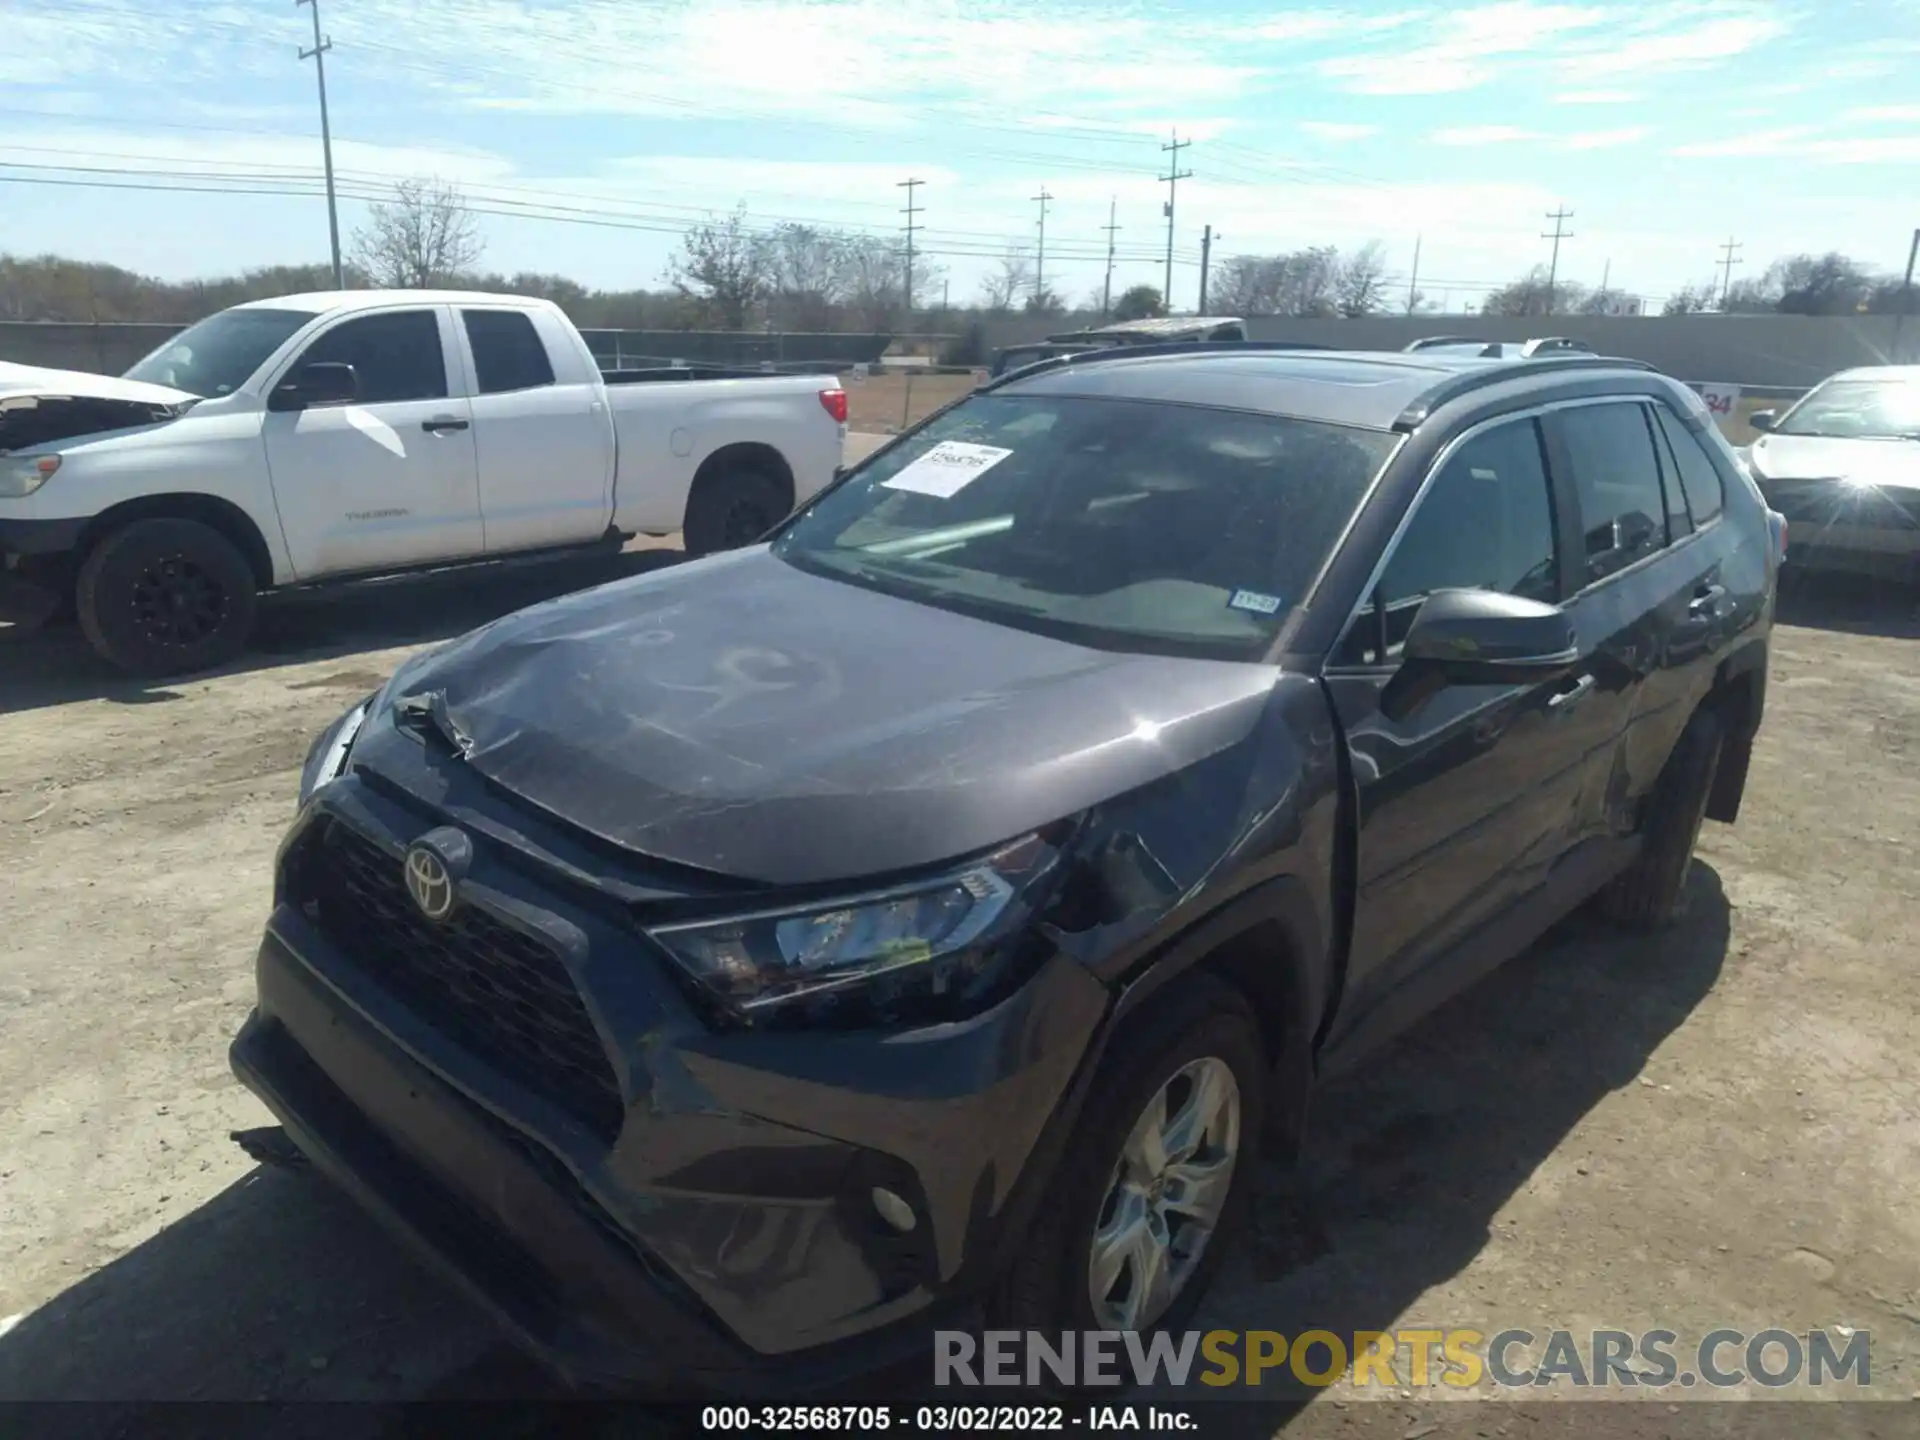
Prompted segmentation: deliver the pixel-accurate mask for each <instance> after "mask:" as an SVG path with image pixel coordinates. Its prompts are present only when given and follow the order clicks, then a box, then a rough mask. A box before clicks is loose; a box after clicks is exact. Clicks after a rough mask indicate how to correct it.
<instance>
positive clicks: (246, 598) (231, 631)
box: [74, 519, 257, 678]
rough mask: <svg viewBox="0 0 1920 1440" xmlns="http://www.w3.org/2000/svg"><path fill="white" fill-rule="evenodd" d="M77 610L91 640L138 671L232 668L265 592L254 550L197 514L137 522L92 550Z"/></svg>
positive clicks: (108, 656)
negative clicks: (258, 583)
mask: <svg viewBox="0 0 1920 1440" xmlns="http://www.w3.org/2000/svg"><path fill="white" fill-rule="evenodd" d="M74 599H75V607H76V609H77V610H78V611H79V616H80V628H81V630H82V631H83V632H85V634H86V637H87V643H88V644H90V645H92V646H93V648H94V649H95V650H97V651H98V652H99V653H100V654H101V655H102V656H103V657H105V659H106V660H107V661H108V662H109V663H110V664H112V665H114V666H116V667H118V668H119V669H121V670H124V671H126V672H127V673H128V674H130V675H138V676H142V677H146V678H154V677H159V676H164V675H183V674H190V673H192V672H194V671H197V670H208V669H212V668H213V667H214V666H216V665H223V664H225V663H226V662H227V661H229V660H231V659H233V658H234V657H235V656H237V655H239V654H240V652H241V651H242V650H244V649H245V648H246V644H247V637H248V635H249V634H250V633H251V632H252V630H253V615H254V607H255V603H256V600H257V595H256V593H255V588H254V580H253V571H252V569H251V568H250V567H249V566H248V564H247V561H246V557H245V556H243V555H242V554H241V553H240V551H239V550H238V549H237V548H236V547H235V546H234V544H233V542H232V541H230V540H228V539H227V538H226V536H224V535H222V534H221V533H220V532H219V531H217V530H214V529H212V528H210V527H208V526H206V525H202V524H200V523H199V522H198V521H196V520H176V519H157V520H136V521H134V522H133V523H132V524H130V525H127V526H124V527H123V528H121V529H119V530H115V531H114V532H113V533H112V534H110V535H108V536H107V537H106V538H105V539H103V540H102V541H100V543H99V544H98V545H96V546H94V547H93V550H92V552H91V553H90V554H88V556H87V558H86V560H85V561H84V562H82V564H81V566H80V577H79V582H78V584H77V585H76V587H75V595H74Z"/></svg>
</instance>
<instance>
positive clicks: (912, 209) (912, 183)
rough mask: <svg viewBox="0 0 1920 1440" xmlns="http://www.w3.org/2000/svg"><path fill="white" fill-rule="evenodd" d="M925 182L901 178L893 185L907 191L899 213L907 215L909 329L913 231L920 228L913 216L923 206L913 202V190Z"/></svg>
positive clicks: (909, 325) (908, 325) (910, 326)
mask: <svg viewBox="0 0 1920 1440" xmlns="http://www.w3.org/2000/svg"><path fill="white" fill-rule="evenodd" d="M926 183H927V182H926V181H924V180H901V181H897V182H896V183H895V184H894V187H893V188H894V189H896V190H905V191H906V192H907V208H906V209H904V210H902V211H901V212H900V213H901V214H902V215H904V216H906V217H907V286H906V291H907V297H906V298H907V323H906V328H907V329H908V330H909V331H911V330H912V329H913V232H914V231H916V230H918V229H920V228H921V227H920V226H918V225H916V224H914V223H913V217H914V216H916V215H918V214H919V213H920V212H921V210H922V209H923V208H924V207H922V206H919V205H916V204H914V203H913V192H914V191H915V190H917V189H919V187H920V186H922V185H924V184H926Z"/></svg>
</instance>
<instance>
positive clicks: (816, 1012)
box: [232, 343, 1781, 1398]
mask: <svg viewBox="0 0 1920 1440" xmlns="http://www.w3.org/2000/svg"><path fill="white" fill-rule="evenodd" d="M1780 536H1781V530H1780V526H1779V523H1778V517H1777V516H1774V515H1772V514H1770V512H1769V511H1768V510H1767V507H1766V506H1765V504H1764V503H1763V502H1762V500H1761V497H1760V494H1759V492H1758V491H1757V490H1756V489H1755V488H1754V485H1753V482H1752V481H1751V480H1750V479H1748V478H1747V476H1746V475H1745V474H1744V473H1743V472H1742V471H1741V470H1740V468H1739V467H1738V465H1737V464H1736V463H1735V461H1734V459H1733V455H1732V452H1731V451H1730V450H1729V449H1728V447H1727V445H1726V442H1725V441H1724V440H1722V439H1721V438H1720V435H1719V432H1718V431H1717V430H1716V429H1715V427H1714V425H1713V423H1712V421H1711V419H1710V417H1709V416H1708V415H1707V413H1706V409H1705V407H1704V405H1703V404H1702V403H1701V402H1700V400H1699V399H1698V397H1697V396H1695V395H1693V393H1692V392H1691V391H1689V390H1688V389H1687V388H1686V387H1684V386H1682V385H1680V384H1678V383H1677V382H1675V381H1674V380H1672V379H1669V378H1668V377H1666V376H1663V375H1660V374H1657V373H1654V372H1653V371H1651V370H1649V369H1647V368H1646V367H1644V366H1641V365H1637V364H1635V363H1633V362H1631V361H1617V360H1606V359H1600V358H1597V357H1592V356H1571V355H1562V356H1554V357H1551V358H1542V359H1538V360H1532V361H1528V362H1524V363H1519V362H1507V361H1488V360H1481V359H1476V358H1472V357H1460V356H1451V355H1441V356H1426V355H1417V354H1416V355H1396V354H1348V353H1322V354H1312V353H1300V352H1293V353H1288V352H1286V351H1283V350H1279V349H1269V348H1267V347H1265V346H1262V345H1260V344H1258V343H1252V344H1240V345H1234V346H1230V347H1220V346H1209V345H1206V344H1201V345H1171V346H1149V347H1142V348H1139V349H1134V350H1117V349H1116V350H1107V351H1102V352H1099V353H1096V354H1088V355H1080V356H1073V357H1068V358H1063V359H1059V360H1054V361H1050V362H1045V363H1043V364H1040V365H1038V366H1034V367H1031V368H1029V369H1026V370H1023V371H1021V372H1020V373H1018V374H1017V375H1013V376H1010V377H1008V378H1007V379H1005V380H1002V381H1000V382H997V383H992V384H988V385H986V386H984V387H982V388H981V389H980V390H978V391H976V392H974V393H973V394H972V395H970V396H969V397H967V398H966V399H964V400H961V401H960V402H958V403H957V404H955V405H953V406H951V407H949V408H948V409H946V410H945V411H944V412H942V413H941V414H939V415H937V416H935V417H933V418H931V419H930V420H928V421H927V422H926V423H924V424H923V425H921V426H920V427H918V428H917V429H915V430H913V431H910V432H908V433H907V434H905V435H904V436H901V437H900V438H898V439H897V440H895V441H893V442H892V443H890V444H889V445H887V446H886V447H884V448H882V449H881V450H879V451H877V452H875V453H874V454H873V455H871V456H870V457H868V458H867V459H866V460H864V461H863V462H862V463H860V464H859V465H857V466H855V467H854V468H853V469H852V470H850V471H849V472H848V473H847V474H846V475H845V476H843V478H842V479H841V480H840V481H839V482H838V483H836V484H835V485H833V486H832V487H830V488H829V489H828V490H826V491H825V492H824V493H822V494H821V495H819V496H818V497H816V498H815V499H814V500H813V502H812V503H810V504H808V505H806V506H804V507H803V508H802V509H801V510H800V511H799V512H798V513H797V514H795V515H794V516H792V517H791V518H790V519H789V520H788V521H787V522H786V523H785V524H783V525H782V526H781V527H779V528H778V529H777V530H776V531H775V532H774V534H773V536H772V537H771V539H770V540H769V541H768V542H767V543H765V544H761V545H755V546H751V547H745V548H741V549H737V550H734V551H732V552H731V553H728V554H725V555H717V556H712V557H709V558H707V559H705V560H699V561H695V562H693V563H691V564H687V565H677V566H673V567H670V568H668V569H664V570H659V571H655V572H653V573H651V574H648V575H643V576H639V577H636V578H634V579H630V580H625V581H620V582H616V583H614V584H611V585H606V586H602V587H600V588H598V589H595V590H590V591H586V592H582V593H579V594H575V595H570V596H567V597H564V598H562V599H559V600H556V601H550V602H548V603H546V604H543V605H539V606H535V607H533V608H531V609H528V610H525V611H522V612H520V613H519V614H517V615H512V616H508V617H506V618H504V619H502V620H499V621H496V622H495V623H493V624H492V625H490V626H488V627H486V628H485V629H482V630H480V631H477V632H475V633H474V634H472V635H469V636H467V637H465V638H464V639H462V640H459V641H456V642H454V643H453V644H452V645H450V646H447V647H446V648H444V649H442V650H440V651H437V652H433V653H429V654H425V655H421V656H417V657H415V658H414V659H412V660H410V661H409V662H408V663H407V664H405V665H404V666H402V667H401V669H400V670H399V671H397V672H396V673H395V674H394V676H393V677H392V679H391V680H390V681H389V682H388V683H387V684H386V685H385V686H384V687H383V688H382V689H381V690H380V691H379V692H377V693H376V694H374V695H371V696H369V697H367V699H365V700H363V701H362V702H360V703H359V704H357V705H355V706H353V707H352V708H351V709H350V710H348V711H347V712H346V713H345V714H343V715H342V716H341V717H340V718H339V719H338V720H337V721H336V722H335V723H334V724H333V725H332V726H330V727H329V728H328V729H327V730H326V731H325V732H324V733H323V734H322V735H321V736H319V737H318V740H317V742H316V743H315V745H314V747H313V750H312V753H311V756H310V758H309V761H308V763H307V765H306V767H305V770H304V772H303V776H302V788H301V805H300V809H299V812H298V815H297V817H296V819H295V820H294V822H293V825H292V827H291V829H290V831H289V833H288V835H287V837H286V840H285V842H284V844H283V846H282V848H281V851H280V854H279V858H278V864H277V879H276V888H275V894H274V904H273V909H272V913H271V918H270V919H269V921H268V923H267V928H266V934H265V935H264V937H263V939H262V942H261V945H260V947H259V951H258V956H257V961H256V964H257V976H258V1002H257V1007H256V1009H255V1011H254V1013H253V1015H252V1016H251V1017H250V1018H249V1019H248V1021H247V1022H246V1024H245V1026H244V1028H243V1029H242V1031H241V1033H240V1034H239V1036H238V1037H237V1038H236V1040H235V1043H234V1045H233V1048H232V1056H233V1063H234V1067H235V1069H236V1071H237V1072H238V1074H239V1076H240V1078H241V1079H242V1080H243V1081H244V1083H245V1084H246V1085H248V1086H249V1087H250V1088H251V1089H252V1090H253V1091H254V1092H255V1093H256V1094H257V1095H258V1096H260V1098H261V1099H262V1100H263V1101H264V1102H265V1103H266V1105H267V1106H268V1107H269V1108H270V1109H271V1110H272V1111H273V1112H274V1113H275V1115H276V1116H277V1117H278V1118H279V1120H280V1122H281V1124H282V1125H283V1126H284V1128H285V1130H286V1133H287V1135H288V1136H289V1137H290V1138H291V1139H292V1141H293V1142H294V1143H295V1144H296V1145H297V1146H298V1148H299V1149H300V1150H301V1151H302V1152H304V1153H305V1154H306V1155H308V1156H309V1157H311V1158H312V1160H313V1161H314V1164H315V1166H316V1168H318V1169H320V1170H321V1171H323V1172H325V1173H326V1174H328V1175H331V1176H332V1177H334V1178H335V1179H336V1180H337V1181H339V1182H340V1183H341V1184H342V1185H344V1186H345V1187H346V1189H347V1190H348V1191H349V1192H350V1193H352V1194H353V1195H354V1196H355V1197H356V1198H358V1199H359V1200H360V1201H361V1203H363V1204H364V1205H366V1206H367V1207H368V1208H369V1209H370V1210H371V1211H372V1212H373V1213H375V1214H376V1215H378V1216H380V1217H381V1218H382V1219H383V1220H385V1221H386V1222H387V1223H388V1224H390V1225H391V1226H393V1228H394V1229H395V1230H396V1231H397V1232H398V1233H399V1234H401V1235H402V1236H404V1237H406V1238H407V1239H408V1240H410V1241H411V1242H412V1243H414V1244H415V1245H416V1246H417V1247H418V1248H419V1249H420V1250H421V1251H422V1252H423V1253H424V1254H426V1255H427V1256H428V1257H430V1258H431V1259H432V1260H433V1261H434V1262H435V1263H437V1264H438V1266H439V1267H440V1269H441V1270H442V1271H443V1273H445V1274H447V1275H449V1276H451V1277H453V1278H454V1279H455V1280H456V1281H457V1282H458V1283H459V1284H460V1285H462V1286H463V1287H464V1288H465V1290H466V1292H467V1293H468V1294H469V1295H471V1296H473V1297H474V1298H476V1299H477V1300H479V1301H480V1302H481V1303H482V1304H484V1305H486V1306H487V1307H488V1308H489V1309H490V1310H491V1311H492V1312H493V1313H494V1314H495V1315H496V1316H497V1317H499V1318H500V1319H501V1320H502V1321H503V1322H504V1323H505V1324H506V1325H507V1326H508V1327H509V1329H510V1330H511V1331H512V1332H513V1333H515V1334H516V1335H518V1336H519V1337H520V1338H521V1339H522V1341H523V1342H524V1343H526V1344H527V1345H528V1346H530V1347H531V1348H532V1349H533V1350H534V1351H535V1352H536V1353H539V1354H541V1355H544V1356H545V1357H547V1358H548V1359H549V1360H550V1361H552V1362H553V1363H554V1364H556V1365H558V1366H560V1367H561V1368H562V1369H563V1370H565V1371H566V1372H567V1373H570V1374H574V1375H576V1376H584V1377H592V1378H607V1379H618V1380H635V1381H651V1382H654V1383H657V1384H663V1385H666V1386H679V1387H706V1388H708V1389H710V1390H713V1391H716V1392H718V1393H722V1394H725V1395H728V1396H730V1397H742V1396H746V1395H749V1394H753V1393H756V1392H757V1393H761V1394H773V1395H786V1396H787V1397H789V1398H791V1396H792V1394H793V1392H794V1389H795V1388H796V1386H798V1385H800V1384H802V1383H804V1382H807V1381H809V1380H811V1381H815V1382H818V1383H820V1384H823V1385H827V1384H830V1383H831V1382H832V1381H833V1380H834V1379H835V1378H836V1377H837V1376H839V1375H844V1374H845V1372H846V1370H847V1368H848V1367H853V1368H859V1367H864V1366H878V1365H880V1364H882V1363H883V1362H885V1361H887V1360H890V1359H893V1358H897V1357H899V1356H910V1355H913V1354H914V1353H915V1352H916V1351H917V1353H918V1355H919V1356H920V1357H921V1359H922V1361H923V1362H924V1360H925V1359H926V1358H927V1341H928V1338H929V1337H928V1336H927V1333H926V1332H927V1331H928V1330H929V1329H931V1328H936V1327H937V1326H939V1325H941V1324H943V1323H944V1325H946V1326H947V1327H951V1328H971V1321H972V1320H975V1319H978V1318H980V1317H982V1316H984V1318H985V1319H986V1321H987V1324H988V1326H989V1327H990V1328H995V1329H1006V1330H1026V1331H1038V1332H1042V1333H1044V1334H1047V1335H1049V1336H1052V1335H1056V1334H1058V1333H1060V1332H1071V1331H1081V1332H1085V1331H1092V1330H1108V1331H1112V1330H1123V1331H1124V1330H1138V1331H1146V1330H1152V1329H1155V1328H1165V1329H1168V1330H1172V1331H1176V1332H1177V1331H1180V1330H1182V1329H1183V1328H1185V1324H1186V1321H1187V1319H1188V1318H1189V1317H1190V1316H1191V1315H1192V1314H1193V1311H1194V1307H1195V1305H1197V1304H1198V1302H1199V1299H1200V1296H1201V1295H1202V1293H1203V1292H1204V1291H1205V1289H1206V1287H1207V1284H1208V1281H1209V1280H1210V1279H1211V1277H1212V1276H1213V1275H1214V1274H1215V1273H1216V1272H1217V1271H1218V1269H1219V1267H1220V1265H1221V1264H1222V1263H1223V1262H1226V1263H1231V1261H1230V1260H1229V1258H1228V1257H1229V1255H1230V1246H1231V1245H1232V1243H1233V1240H1234V1234H1235V1231H1236V1230H1237V1229H1238V1228H1239V1226H1240V1225H1241V1223H1242V1222H1243V1221H1244V1220H1245V1219H1246V1217H1247V1215H1248V1213H1249V1211H1250V1209H1251V1207H1252V1205H1253V1204H1254V1202H1255V1198H1256V1197H1255V1192H1254V1187H1255V1183H1256V1180H1255V1177H1256V1175H1257V1174H1258V1172H1259V1169H1260V1165H1261V1162H1262V1159H1263V1156H1265V1157H1271V1158H1273V1159H1276V1160H1278V1161H1280V1162H1282V1163H1284V1162H1286V1161H1287V1160H1289V1159H1290V1158H1291V1157H1292V1155H1293V1153H1294V1152H1295V1151H1296V1150H1297V1148H1298V1146H1299V1144H1300V1142H1301V1138H1302V1135H1303V1133H1304V1127H1305V1123H1306V1116H1307V1114H1308V1106H1309V1103H1310V1096H1311V1094H1312V1091H1313V1088H1314V1086H1315V1084H1316V1083H1317V1082H1318V1081H1319V1080H1320V1079H1322V1078H1323V1077H1325V1076H1327V1075H1329V1074H1332V1073H1334V1072H1336V1071H1337V1070H1339V1069H1340V1068H1342V1067H1344V1066H1348V1065H1352V1064H1354V1063H1356V1062H1357V1061H1358V1060H1359V1058H1360V1057H1362V1056H1364V1055H1366V1054H1367V1053H1368V1052H1369V1051H1370V1050H1371V1049H1372V1048H1373V1047H1374V1046H1376V1045H1378V1044H1379V1043H1381V1042H1382V1041H1384V1040H1385V1039H1387V1038H1388V1037H1390V1036H1391V1035H1393V1034H1394V1033H1395V1032H1397V1031H1399V1030H1401V1029H1402V1028H1404V1027H1405V1026H1406V1025H1408V1024H1409V1023H1410V1022H1411V1021H1412V1020H1413V1019H1414V1018H1416V1017H1417V1016H1419V1015H1421V1014H1422V1013H1423V1012H1425V1011H1427V1010H1428V1009H1430V1008H1432V1007H1433V1006H1435V1005H1437V1004H1439V1003H1440V1001H1441V1000H1443V999H1445V998H1446V997H1447V996H1448V995H1450V994H1452V993H1453V992H1455V991H1457V990H1459V989H1461V988H1462V987H1464V986H1466V985H1467V984H1469V983H1470V982H1472V981H1473V980H1474V979H1476V978H1478V977H1479V976H1481V975H1484V974H1485V973H1486V972H1487V971H1488V970H1489V969H1490V968H1492V967H1493V966H1495V965H1497V964H1499V963H1500V962H1501V961H1503V960H1505V959H1507V958H1508V957H1509V956H1512V955H1514V954H1515V953H1517V952H1519V951H1520V950H1522V949H1524V948H1526V947H1527V946H1528V945H1530V944H1531V943H1532V942H1533V941H1534V939H1535V938H1536V937H1537V936H1539V935H1540V934H1541V933H1542V932H1543V931H1544V930H1545V929H1546V928H1547V927H1548V926H1549V925H1550V924H1552V923H1553V922H1555V921H1556V920H1557V919H1559V918H1560V917H1561V916H1563V915H1565V914H1567V913H1568V912H1569V911H1571V910H1573V909H1574V908H1575V907H1577V906H1579V905H1581V904H1582V903H1583V902H1585V901H1586V900H1587V899H1589V897H1593V896H1596V895H1597V896H1599V897H1600V900H1601V904H1600V907H1599V908H1600V909H1601V910H1602V912H1603V913H1605V914H1607V915H1608V916H1610V917H1611V918H1612V919H1613V920H1614V921H1616V922H1618V923H1622V924H1625V925H1629V926H1652V925H1660V924H1663V923H1665V922H1667V921H1668V920H1669V919H1670V918H1671V917H1673V916H1674V914H1675V913H1676V912H1677V910H1678V909H1679V907H1680V905H1681V903H1682V896H1683V893H1684V890H1685V884H1686V881H1687V877H1688V870H1689V865H1690V863H1691V856H1692V853H1693V849H1694V843H1695V839H1696V836H1697V834H1698V831H1699V828H1700V825H1701V822H1702V820H1703V819H1704V818H1711V819H1714V820H1717V821H1725V822H1731V821H1733V820H1734V819H1735V817H1736V816H1737V815H1738V813H1739V811H1740V805H1741V798H1742V795H1743V793H1744V790H1745V787H1746V779H1747V773H1748V763H1747V762H1748V756H1749V754H1750V752H1751V748H1752V744H1753V740H1754V736H1755V733H1756V731H1757V730H1758V728H1759V725H1760V722H1761V714H1762V709H1763V704H1764V699H1765V693H1766V678H1767V648H1768V637H1769V631H1770V628H1771V622H1772V618H1773V605H1774V594H1775V581H1776V576H1777V574H1778V564H1779V542H1780ZM317 1263H319V1262H317Z"/></svg>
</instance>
